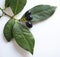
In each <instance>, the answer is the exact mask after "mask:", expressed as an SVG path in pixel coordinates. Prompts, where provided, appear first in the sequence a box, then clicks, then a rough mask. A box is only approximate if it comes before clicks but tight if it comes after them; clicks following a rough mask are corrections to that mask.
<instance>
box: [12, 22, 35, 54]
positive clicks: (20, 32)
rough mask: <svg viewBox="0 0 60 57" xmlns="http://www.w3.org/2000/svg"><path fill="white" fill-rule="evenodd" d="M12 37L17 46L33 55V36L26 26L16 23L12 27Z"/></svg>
mask: <svg viewBox="0 0 60 57" xmlns="http://www.w3.org/2000/svg"><path fill="white" fill-rule="evenodd" d="M13 36H14V38H15V40H16V42H17V44H18V45H20V46H21V47H22V48H23V49H25V50H27V51H29V52H30V53H32V54H33V50H34V43H35V41H34V37H33V35H32V34H31V32H30V31H29V29H28V28H27V27H26V26H24V25H22V24H21V23H19V22H16V23H15V25H14V27H13Z"/></svg>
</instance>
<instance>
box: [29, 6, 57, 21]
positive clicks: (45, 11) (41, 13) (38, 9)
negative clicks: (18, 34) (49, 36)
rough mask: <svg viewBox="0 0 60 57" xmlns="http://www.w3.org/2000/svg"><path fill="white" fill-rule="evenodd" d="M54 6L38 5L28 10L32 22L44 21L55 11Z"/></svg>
mask: <svg viewBox="0 0 60 57" xmlns="http://www.w3.org/2000/svg"><path fill="white" fill-rule="evenodd" d="M55 9H56V7H54V6H50V5H38V6H35V7H33V8H32V9H30V10H29V12H31V17H32V18H33V19H32V22H37V21H44V20H46V19H47V18H49V17H50V16H52V14H53V13H54V12H55Z"/></svg>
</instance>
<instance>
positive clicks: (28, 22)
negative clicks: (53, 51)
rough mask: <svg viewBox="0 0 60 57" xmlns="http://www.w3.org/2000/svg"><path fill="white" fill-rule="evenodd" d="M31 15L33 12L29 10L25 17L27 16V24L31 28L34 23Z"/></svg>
mask: <svg viewBox="0 0 60 57" xmlns="http://www.w3.org/2000/svg"><path fill="white" fill-rule="evenodd" d="M30 15H31V12H29V11H27V12H26V13H25V17H26V20H27V22H26V26H27V27H28V28H31V27H32V23H31V20H32V17H31V16H30Z"/></svg>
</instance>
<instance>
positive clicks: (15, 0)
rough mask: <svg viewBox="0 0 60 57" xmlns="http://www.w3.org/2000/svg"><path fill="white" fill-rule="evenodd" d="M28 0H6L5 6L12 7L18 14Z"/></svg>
mask: <svg viewBox="0 0 60 57" xmlns="http://www.w3.org/2000/svg"><path fill="white" fill-rule="evenodd" d="M25 4H26V0H6V2H5V7H11V9H12V11H13V13H14V14H15V15H16V14H18V13H19V12H20V11H21V10H22V9H23V8H24V6H25Z"/></svg>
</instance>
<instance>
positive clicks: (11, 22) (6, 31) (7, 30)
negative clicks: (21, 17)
mask: <svg viewBox="0 0 60 57" xmlns="http://www.w3.org/2000/svg"><path fill="white" fill-rule="evenodd" d="M14 23H15V20H14V19H10V20H9V21H8V22H7V23H6V25H5V27H4V36H5V38H6V40H7V41H8V42H9V41H11V39H12V38H13V35H12V29H13V25H14Z"/></svg>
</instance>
